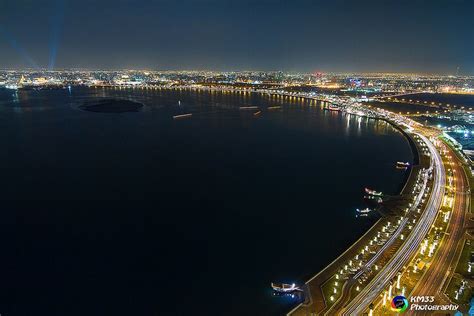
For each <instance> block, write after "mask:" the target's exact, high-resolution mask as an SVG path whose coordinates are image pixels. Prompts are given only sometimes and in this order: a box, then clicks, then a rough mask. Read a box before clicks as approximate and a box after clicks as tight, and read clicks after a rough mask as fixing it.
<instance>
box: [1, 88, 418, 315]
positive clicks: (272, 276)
mask: <svg viewBox="0 0 474 316" xmlns="http://www.w3.org/2000/svg"><path fill="white" fill-rule="evenodd" d="M106 97H117V98H126V99H131V100H136V101H140V102H143V103H144V104H145V106H144V108H143V109H142V110H141V111H140V112H138V113H123V114H110V113H109V114H106V113H92V112H85V111H81V110H80V109H78V106H80V105H81V104H83V102H85V101H88V100H89V101H90V100H94V99H97V98H106ZM178 100H181V107H179V106H178ZM248 105H259V106H263V107H266V106H268V105H284V107H283V109H282V110H281V111H263V112H262V114H261V115H260V116H254V115H253V112H254V111H239V110H238V107H239V106H248ZM308 105H309V103H308V102H303V101H294V102H293V103H291V102H290V101H288V100H282V99H277V98H270V97H267V96H258V95H250V94H248V95H241V94H218V93H212V94H209V93H196V92H189V91H188V92H185V91H183V92H171V91H168V92H165V91H161V92H160V91H149V92H145V91H132V90H111V89H109V90H103V89H90V90H89V89H73V90H72V92H68V91H67V90H64V91H41V92H37V91H20V92H18V93H17V94H15V93H12V92H11V91H6V90H0V127H1V129H0V130H1V137H0V148H1V149H2V150H1V151H0V166H1V168H2V170H1V177H0V186H1V187H0V197H1V200H2V207H1V211H0V251H1V261H0V280H1V281H0V284H1V286H0V309H1V310H0V313H2V315H33V314H34V315H278V314H282V313H283V312H285V311H287V310H288V309H289V308H290V307H291V306H292V304H294V302H291V301H289V300H287V299H281V298H274V297H272V296H271V295H270V294H271V293H270V291H269V283H270V282H271V281H273V280H283V281H285V280H286V281H303V280H305V279H306V278H307V277H309V276H311V275H312V274H314V273H316V272H317V271H318V270H320V269H321V268H323V267H324V266H325V265H326V264H328V263H329V262H330V261H332V260H333V259H334V258H335V257H337V256H338V255H339V254H340V252H341V251H343V250H344V249H345V248H346V247H347V246H348V245H349V244H351V242H353V241H354V240H356V239H357V238H358V237H359V236H360V235H361V234H362V233H363V232H364V231H365V230H366V229H367V228H368V227H369V226H370V225H371V224H372V223H373V222H374V221H375V220H376V219H375V218H372V219H366V218H365V219H360V218H359V219H356V218H355V216H354V209H355V208H356V207H364V204H363V200H362V197H363V192H362V190H363V188H364V187H365V186H369V187H373V188H375V189H377V190H383V191H385V192H389V193H396V192H397V190H398V189H399V186H400V183H401V181H402V179H403V176H404V175H403V173H401V172H400V171H398V170H396V169H395V168H394V163H395V161H397V160H401V161H409V160H411V159H412V154H411V152H410V148H409V145H408V143H407V141H406V140H405V139H404V138H403V137H402V135H401V134H400V133H399V132H398V131H396V130H394V129H393V128H392V127H390V126H389V125H388V124H386V123H384V122H381V121H374V120H367V119H361V118H357V117H351V116H346V115H344V114H340V113H334V112H326V111H323V110H321V109H320V107H319V106H316V105H315V106H313V107H309V106H308ZM188 111H191V112H193V113H196V114H195V115H194V116H193V117H192V119H189V120H181V121H173V120H172V119H171V116H172V115H175V114H179V113H186V112H188Z"/></svg>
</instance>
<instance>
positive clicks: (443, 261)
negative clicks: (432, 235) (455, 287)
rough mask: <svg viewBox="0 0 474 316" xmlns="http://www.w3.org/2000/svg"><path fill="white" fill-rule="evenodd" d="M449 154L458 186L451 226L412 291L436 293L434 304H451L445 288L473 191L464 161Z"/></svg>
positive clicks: (424, 293) (417, 293)
mask: <svg viewBox="0 0 474 316" xmlns="http://www.w3.org/2000/svg"><path fill="white" fill-rule="evenodd" d="M450 155H451V156H452V157H453V159H454V165H453V166H452V169H453V170H454V174H453V176H454V183H455V187H456V192H455V197H454V204H453V212H452V215H451V220H450V221H449V226H448V228H447V230H446V233H447V234H446V235H445V236H444V238H443V239H442V241H441V244H440V246H439V249H438V251H437V252H436V253H435V256H434V257H433V261H432V263H431V265H430V267H429V268H428V270H427V271H426V272H425V273H424V275H423V276H422V278H421V279H420V281H418V283H417V285H416V287H415V288H414V290H413V291H412V294H411V296H418V295H419V296H421V295H428V296H435V304H448V303H449V302H445V299H444V295H443V293H442V292H443V289H444V288H445V286H446V285H447V284H446V282H449V276H450V275H451V273H452V272H454V270H455V268H456V264H457V260H455V259H456V257H457V254H459V251H456V250H457V249H458V250H460V248H458V246H459V245H462V241H463V235H464V223H465V220H466V211H467V210H468V208H469V202H470V201H469V200H470V194H469V193H467V189H468V188H469V184H468V180H467V178H466V174H465V173H464V170H463V168H462V165H461V164H462V163H461V161H459V160H458V158H457V157H456V155H455V154H454V153H453V152H452V151H451V150H450ZM416 314H417V315H421V314H429V312H428V313H423V312H420V311H418V312H416ZM407 315H415V313H414V312H413V311H407Z"/></svg>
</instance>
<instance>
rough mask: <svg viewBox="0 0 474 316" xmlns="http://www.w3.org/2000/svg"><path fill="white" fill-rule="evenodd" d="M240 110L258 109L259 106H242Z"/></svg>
mask: <svg viewBox="0 0 474 316" xmlns="http://www.w3.org/2000/svg"><path fill="white" fill-rule="evenodd" d="M239 109H240V110H255V109H258V106H241V107H240V108H239Z"/></svg>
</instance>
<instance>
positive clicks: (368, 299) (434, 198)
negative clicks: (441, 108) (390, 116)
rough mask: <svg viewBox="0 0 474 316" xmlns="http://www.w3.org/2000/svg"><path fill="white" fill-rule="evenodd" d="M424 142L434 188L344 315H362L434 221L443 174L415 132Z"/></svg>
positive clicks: (432, 150) (432, 149)
mask: <svg viewBox="0 0 474 316" xmlns="http://www.w3.org/2000/svg"><path fill="white" fill-rule="evenodd" d="M417 135H418V136H419V137H420V138H421V139H422V140H423V141H424V142H425V144H426V145H427V147H428V150H429V152H430V154H431V167H430V168H431V169H432V171H433V175H434V181H433V190H432V192H431V195H430V198H429V200H428V203H427V205H426V207H425V211H424V212H423V214H422V215H421V217H420V219H419V220H418V222H417V223H416V224H415V226H414V227H413V231H412V232H411V234H410V235H409V236H408V237H407V239H406V241H405V243H403V245H402V246H401V247H400V248H399V249H398V250H397V252H396V253H395V254H394V255H393V257H392V259H391V260H390V261H389V262H388V263H387V264H386V265H385V266H384V267H383V268H382V269H381V270H380V272H379V273H378V274H377V275H376V276H375V277H374V278H373V280H372V281H371V282H370V283H369V284H368V285H367V286H366V287H365V288H364V289H363V290H362V291H361V292H360V293H359V294H358V295H357V296H356V297H355V298H354V299H353V300H352V301H351V302H349V304H348V305H347V306H346V307H344V308H343V309H342V310H341V313H342V314H343V315H361V314H362V313H363V312H364V311H365V310H367V308H368V306H369V305H370V304H371V303H372V302H374V301H375V300H376V298H377V296H378V295H379V294H380V293H381V292H382V291H383V289H384V288H385V287H386V286H387V284H388V283H389V282H390V280H392V279H393V278H394V277H395V276H396V275H397V273H398V272H399V271H400V270H401V269H402V267H403V266H404V265H406V264H407V263H408V261H409V260H410V258H411V257H412V256H413V255H414V254H415V253H416V252H417V251H418V249H419V246H420V244H421V242H422V241H423V239H424V238H425V236H426V234H427V233H428V231H429V229H430V227H431V225H432V223H433V222H434V220H435V218H436V215H437V213H438V210H439V208H440V206H441V202H442V199H443V196H444V185H445V183H446V174H445V170H444V166H443V162H442V160H441V156H440V154H439V153H438V151H437V150H436V148H435V146H434V145H433V144H432V143H431V142H430V141H429V140H428V139H427V138H426V137H425V136H423V135H421V134H417Z"/></svg>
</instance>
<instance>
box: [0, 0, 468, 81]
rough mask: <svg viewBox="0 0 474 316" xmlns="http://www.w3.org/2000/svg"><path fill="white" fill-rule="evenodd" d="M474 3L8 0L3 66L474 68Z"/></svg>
mask: <svg viewBox="0 0 474 316" xmlns="http://www.w3.org/2000/svg"><path fill="white" fill-rule="evenodd" d="M473 32H474V1H470V0H466V1H463V0H443V1H437V0H431V1H428V0H427V1H421V0H420V1H417V0H410V1H408V0H400V1H383V0H379V1H373V0H369V1H367V0H359V1H343V0H335V1H334V0H331V1H329V0H326V1H318V0H287V1H284V0H280V1H278V0H239V1H237V0H156V1H153V0H41V1H38V0H2V1H0V68H25V67H41V68H48V67H49V68H51V69H58V68H70V67H74V68H91V69H123V68H135V69H153V70H166V69H197V70H201V69H208V70H285V71H305V72H309V71H316V70H319V71H366V72H368V71H397V72H425V73H443V74H454V73H456V68H457V67H460V71H459V72H460V74H473V73H474V58H473V55H474V43H473Z"/></svg>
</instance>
